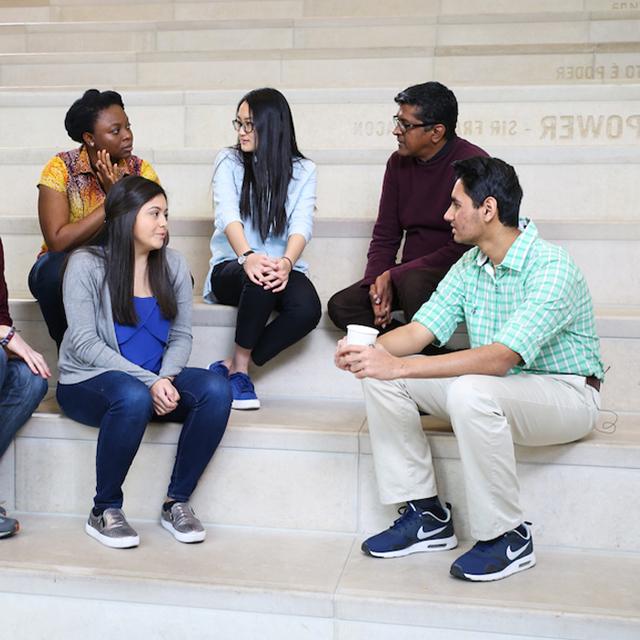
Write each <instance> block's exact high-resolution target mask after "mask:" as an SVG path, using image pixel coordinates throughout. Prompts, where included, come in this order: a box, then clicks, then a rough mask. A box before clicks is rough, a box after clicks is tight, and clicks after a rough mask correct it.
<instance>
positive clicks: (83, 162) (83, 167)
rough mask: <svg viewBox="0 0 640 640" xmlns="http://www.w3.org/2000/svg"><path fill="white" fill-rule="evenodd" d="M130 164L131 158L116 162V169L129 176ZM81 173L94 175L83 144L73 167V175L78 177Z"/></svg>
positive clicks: (131, 169)
mask: <svg viewBox="0 0 640 640" xmlns="http://www.w3.org/2000/svg"><path fill="white" fill-rule="evenodd" d="M132 162H133V161H132V159H131V156H130V157H129V158H126V159H125V158H123V159H121V160H118V167H119V168H120V169H123V170H124V172H125V174H127V175H131V174H132V173H133V167H132ZM81 173H94V171H93V168H92V167H91V160H89V152H88V151H87V147H86V146H85V145H84V144H83V145H82V146H81V147H80V152H79V154H78V161H77V162H76V163H75V164H74V165H73V174H74V175H78V174H81Z"/></svg>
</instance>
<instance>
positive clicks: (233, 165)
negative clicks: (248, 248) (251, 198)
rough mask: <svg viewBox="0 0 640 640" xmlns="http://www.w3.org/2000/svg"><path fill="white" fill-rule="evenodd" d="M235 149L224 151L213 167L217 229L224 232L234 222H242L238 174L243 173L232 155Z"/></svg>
mask: <svg viewBox="0 0 640 640" xmlns="http://www.w3.org/2000/svg"><path fill="white" fill-rule="evenodd" d="M233 153H235V152H234V150H233V149H223V150H222V151H221V152H220V153H219V154H218V156H217V157H216V161H215V163H214V166H213V183H212V186H213V206H214V210H215V216H216V222H215V224H216V229H219V230H220V231H224V230H225V229H226V228H227V227H228V226H229V225H230V224H231V223H232V222H242V218H241V216H240V189H241V187H242V184H240V185H238V184H237V182H236V172H237V171H239V172H240V174H241V173H242V165H241V164H239V162H238V160H237V159H236V158H235V157H234V156H233V155H232V154H233Z"/></svg>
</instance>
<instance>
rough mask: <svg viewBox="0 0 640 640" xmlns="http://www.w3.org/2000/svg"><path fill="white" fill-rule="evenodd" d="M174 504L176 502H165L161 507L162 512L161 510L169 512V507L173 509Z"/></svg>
mask: <svg viewBox="0 0 640 640" xmlns="http://www.w3.org/2000/svg"><path fill="white" fill-rule="evenodd" d="M176 502H178V501H177V500H169V501H167V502H165V503H164V504H163V505H162V510H163V511H171V507H173V505H174V504H175V503H176Z"/></svg>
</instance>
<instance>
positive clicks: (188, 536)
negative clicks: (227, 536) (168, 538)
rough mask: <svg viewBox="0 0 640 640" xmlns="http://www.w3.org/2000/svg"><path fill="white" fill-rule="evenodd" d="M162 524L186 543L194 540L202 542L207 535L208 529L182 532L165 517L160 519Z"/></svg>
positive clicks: (179, 540)
mask: <svg viewBox="0 0 640 640" xmlns="http://www.w3.org/2000/svg"><path fill="white" fill-rule="evenodd" d="M160 524H161V525H162V526H163V527H164V528H165V529H166V530H167V531H168V532H169V533H171V535H172V536H173V537H174V538H175V539H176V540H177V541H178V542H184V543H186V544H191V543H193V542H202V541H203V540H204V539H205V538H206V537H207V532H206V531H192V532H191V533H182V531H178V530H177V529H175V528H174V526H173V524H171V522H169V521H168V520H165V519H164V518H161V519H160Z"/></svg>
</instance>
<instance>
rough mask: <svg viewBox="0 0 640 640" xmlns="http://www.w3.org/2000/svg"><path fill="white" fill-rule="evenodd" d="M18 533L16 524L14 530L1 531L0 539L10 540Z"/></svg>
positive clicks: (18, 527)
mask: <svg viewBox="0 0 640 640" xmlns="http://www.w3.org/2000/svg"><path fill="white" fill-rule="evenodd" d="M18 531H20V524H19V523H16V527H15V529H12V530H11V531H1V532H0V538H10V537H11V536H15V535H16V533H18Z"/></svg>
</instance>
